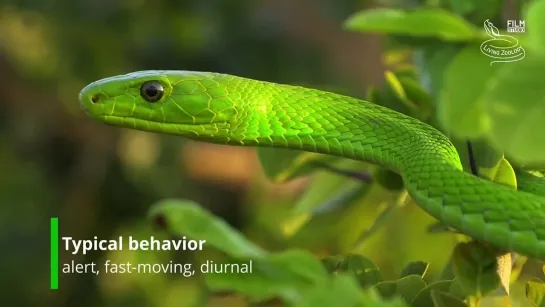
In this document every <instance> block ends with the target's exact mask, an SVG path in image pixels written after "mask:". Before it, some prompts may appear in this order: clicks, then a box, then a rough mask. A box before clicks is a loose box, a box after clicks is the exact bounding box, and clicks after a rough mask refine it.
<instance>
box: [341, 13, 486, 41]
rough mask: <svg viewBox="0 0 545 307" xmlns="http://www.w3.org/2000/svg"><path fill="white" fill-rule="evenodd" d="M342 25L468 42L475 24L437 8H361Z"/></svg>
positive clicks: (472, 36)
mask: <svg viewBox="0 0 545 307" xmlns="http://www.w3.org/2000/svg"><path fill="white" fill-rule="evenodd" d="M345 27H346V28H347V29H349V30H353V31H360V32H377V33H387V34H406V35H412V36H417V37H418V36H420V37H436V38H440V39H443V40H447V41H469V40H472V39H475V37H476V36H477V35H478V32H477V30H476V29H475V27H474V26H473V25H472V24H470V23H468V22H466V21H465V20H464V19H463V18H461V17H460V16H458V15H456V14H453V13H451V12H448V11H445V10H440V9H419V10H414V11H405V10H399V9H382V8H381V9H372V10H365V11H362V12H359V13H356V14H354V15H353V16H351V17H350V18H349V19H348V20H347V21H346V22H345Z"/></svg>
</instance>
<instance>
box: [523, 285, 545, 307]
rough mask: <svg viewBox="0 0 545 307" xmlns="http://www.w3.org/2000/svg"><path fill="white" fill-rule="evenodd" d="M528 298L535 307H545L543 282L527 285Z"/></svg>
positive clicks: (544, 286)
mask: <svg viewBox="0 0 545 307" xmlns="http://www.w3.org/2000/svg"><path fill="white" fill-rule="evenodd" d="M526 298H527V299H528V301H530V303H531V304H532V306H534V307H545V284H544V283H543V282H541V281H529V282H528V283H526Z"/></svg>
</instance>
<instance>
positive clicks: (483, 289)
mask: <svg viewBox="0 0 545 307" xmlns="http://www.w3.org/2000/svg"><path fill="white" fill-rule="evenodd" d="M497 256H498V253H497V250H495V249H494V248H492V247H488V246H484V245H482V244H480V243H478V242H476V241H472V242H469V243H459V244H458V245H457V246H456V248H455V249H454V253H453V257H452V268H453V271H454V275H455V276H456V279H457V280H458V281H459V282H460V284H461V285H462V287H463V289H464V290H465V291H466V292H467V293H468V294H469V295H472V296H477V297H483V296H485V295H487V294H489V293H491V292H492V291H494V290H496V289H498V287H499V286H500V277H499V276H498V273H497V272H498V264H497V262H496V257H497Z"/></svg>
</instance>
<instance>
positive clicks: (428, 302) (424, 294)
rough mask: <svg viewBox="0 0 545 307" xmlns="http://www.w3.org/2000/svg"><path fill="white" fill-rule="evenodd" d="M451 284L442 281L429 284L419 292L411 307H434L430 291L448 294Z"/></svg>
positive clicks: (448, 281)
mask: <svg viewBox="0 0 545 307" xmlns="http://www.w3.org/2000/svg"><path fill="white" fill-rule="evenodd" d="M451 284H452V281H450V280H442V281H438V282H435V283H433V284H429V285H428V286H426V287H425V288H424V289H422V290H420V292H418V294H417V295H416V297H415V298H414V300H413V301H412V303H411V307H434V306H435V305H434V303H433V299H432V297H431V291H432V290H440V291H444V292H448V291H449V289H450V286H451Z"/></svg>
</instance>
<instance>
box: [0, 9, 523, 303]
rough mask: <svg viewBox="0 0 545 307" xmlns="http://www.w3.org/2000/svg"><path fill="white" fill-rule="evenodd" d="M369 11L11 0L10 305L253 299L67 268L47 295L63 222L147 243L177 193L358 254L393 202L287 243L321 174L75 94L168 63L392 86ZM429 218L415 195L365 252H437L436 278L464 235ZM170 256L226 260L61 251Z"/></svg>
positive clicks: (256, 227) (264, 242)
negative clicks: (287, 168)
mask: <svg viewBox="0 0 545 307" xmlns="http://www.w3.org/2000/svg"><path fill="white" fill-rule="evenodd" d="M370 7H372V4H371V2H370V1H367V0H363V1H362V0H345V1H325V0H320V1H310V0H300V1H291V0H260V1H255V0H252V1H250V0H238V1H223V0H222V1H220V0H210V1H202V0H183V1H174V0H154V1H147V0H132V1H129V0H119V1H104V0H93V1H90V0H73V1H67V0H64V1H63V0H56V1H55V0H50V1H38V0H18V1H14V0H3V1H2V2H1V3H0V93H1V95H0V108H1V112H0V157H1V158H0V170H1V173H0V189H1V190H0V201H1V204H2V206H1V207H0V220H1V222H0V227H2V232H1V234H0V248H1V250H2V253H1V254H0V266H1V268H0V272H1V274H0V282H1V289H2V291H1V292H2V297H3V301H4V304H2V305H3V306H203V305H205V306H246V302H244V301H243V300H242V299H241V298H238V297H235V296H231V295H228V294H226V295H219V296H218V295H209V294H208V293H206V290H205V288H204V287H203V285H202V282H200V280H199V277H198V276H197V277H194V278H185V277H182V276H168V275H164V274H163V275H161V274H156V275H137V274H125V275H122V274H118V275H98V276H94V275H92V274H61V279H60V289H61V290H59V291H50V290H49V289H48V288H49V285H48V283H49V218H50V217H53V216H58V217H59V220H60V233H61V236H71V237H74V238H76V239H89V238H92V237H93V236H98V237H100V238H104V239H106V238H110V237H117V236H119V235H132V236H140V237H146V236H147V237H149V235H154V230H153V229H152V228H151V227H150V225H149V223H148V222H147V221H146V214H147V211H148V209H149V207H150V205H151V204H152V203H153V202H155V201H157V200H159V199H162V198H167V197H169V198H170V197H176V198H184V199H190V200H194V201H196V202H198V203H200V204H202V206H205V207H206V208H208V209H209V210H211V211H212V212H214V213H215V214H217V215H218V216H221V217H222V218H223V219H225V220H226V221H227V222H228V223H230V224H231V225H232V226H233V227H236V228H238V229H240V230H241V231H243V232H244V233H245V234H247V235H248V236H249V237H250V238H252V239H253V240H254V241H255V242H258V243H259V244H260V245H261V246H263V247H265V248H267V249H269V250H279V249H284V248H287V247H302V248H307V249H311V250H313V251H315V252H316V253H317V254H319V255H331V254H338V253H347V252H350V251H353V247H352V243H354V241H355V240H354V239H353V238H354V236H355V237H357V233H359V232H361V231H362V230H365V229H366V228H368V227H370V224H371V222H372V221H373V220H374V219H375V218H376V215H377V212H379V211H380V210H379V208H381V206H383V205H384V204H383V202H387V201H389V200H388V197H389V196H381V199H380V201H378V200H377V201H369V200H367V201H366V202H365V204H363V205H360V206H358V209H357V210H356V211H351V213H350V214H348V215H349V216H350V219H349V220H346V219H342V218H338V219H331V220H327V221H325V222H324V221H322V222H321V223H320V222H319V223H316V224H315V225H314V226H313V225H312V223H311V224H309V226H308V227H307V229H306V230H305V233H306V235H302V236H301V237H300V238H297V237H295V238H289V239H286V238H285V236H284V234H283V230H282V229H281V228H282V227H279V225H281V224H282V221H283V219H284V217H285V212H286V211H287V209H289V208H290V207H291V206H292V205H293V204H294V203H295V202H297V201H298V200H300V198H301V195H304V192H305V190H306V189H307V188H308V187H309V184H310V183H311V182H312V180H311V179H312V178H310V177H302V178H297V179H295V180H292V181H290V182H287V183H283V184H274V183H272V182H271V181H270V180H269V179H267V177H266V176H265V175H264V172H263V169H262V168H261V166H260V162H259V160H258V158H257V155H256V151H255V150H254V149H252V148H236V147H226V146H216V145H209V144H200V143H194V142H190V141H185V140H183V139H180V138H176V137H170V136H161V135H155V134H150V133H143V132H138V131H129V130H123V129H119V128H115V127H109V126H106V125H103V124H100V123H98V122H95V121H93V120H92V119H90V118H88V117H87V116H86V115H85V113H84V112H83V111H82V110H81V109H80V107H79V105H78V101H77V95H78V92H79V90H80V89H81V88H82V87H83V86H85V85H86V84H87V83H90V82H92V81H95V80H97V79H100V78H104V77H108V76H111V75H117V74H124V73H128V72H132V71H137V70H145V69H172V70H199V71H215V72H221V73H228V74H234V75H239V76H245V77H249V78H254V79H261V80H267V81H272V82H278V83H289V84H298V85H303V86H309V87H314V88H319V89H324V90H330V91H336V92H339V93H343V94H348V95H351V96H354V97H360V98H364V97H365V95H366V89H367V88H368V87H369V86H380V85H381V84H383V79H384V75H383V73H384V69H385V67H384V65H383V64H382V63H383V62H384V61H383V57H382V54H381V50H382V48H381V42H382V41H381V38H380V37H379V36H373V35H362V34H355V33H349V32H346V31H344V30H343V28H342V23H343V21H344V20H345V19H346V18H347V17H348V16H349V15H351V14H352V13H354V12H356V11H359V10H362V9H365V8H370ZM268 157H269V159H268V160H266V161H263V163H264V164H271V165H274V164H280V163H282V161H280V160H281V159H282V155H269V156H268ZM315 176H330V177H327V178H329V179H328V180H331V181H335V180H337V181H336V182H338V184H340V185H346V184H347V183H346V182H348V184H349V185H351V186H361V185H364V184H365V183H362V182H361V181H358V180H355V179H347V178H345V177H342V176H338V175H331V174H330V173H327V174H325V175H324V174H323V172H318V173H317V174H316V175H315ZM376 193H378V192H376ZM378 194H380V193H378ZM390 200H391V199H390ZM377 204H380V205H381V206H378V205H377ZM345 215H346V214H345ZM432 222H433V219H432V218H430V217H429V216H427V215H426V214H425V213H424V212H423V211H422V210H421V209H419V208H418V207H416V206H415V205H413V204H409V205H407V206H403V207H401V208H398V210H396V211H395V212H393V213H392V214H391V216H390V217H389V219H388V221H387V222H385V223H386V224H385V225H384V227H382V228H381V230H380V231H379V232H377V233H376V234H374V235H373V236H372V238H370V239H369V240H368V241H367V243H366V245H365V248H363V249H362V250H361V251H362V252H363V253H364V254H365V255H366V256H368V257H370V258H371V259H373V260H374V261H375V262H376V263H377V264H378V265H379V267H380V268H381V270H382V271H383V275H384V276H385V278H388V277H393V276H397V275H398V274H399V271H400V270H401V269H402V268H403V266H404V265H405V264H406V263H407V262H409V261H414V260H424V261H429V262H430V263H431V267H430V271H429V276H431V277H430V278H434V277H437V276H439V275H440V274H441V271H442V270H443V266H444V265H445V263H446V261H447V260H448V258H449V255H450V252H451V251H452V247H453V246H454V244H455V240H454V238H453V236H452V235H451V234H429V233H427V231H426V228H427V227H428V226H429V225H430V224H431V223H432ZM324 225H328V226H331V227H324ZM347 229H352V231H355V233H356V235H352V236H351V238H352V239H345V238H346V236H345V234H346V231H347ZM353 229H356V230H353ZM155 236H158V235H157V234H155ZM349 237H350V236H349ZM171 257H177V258H178V259H182V260H183V261H190V262H199V261H203V260H206V259H211V258H210V257H216V256H215V255H214V254H213V253H211V252H210V253H208V252H202V253H193V254H192V253H184V254H177V255H173V254H170V253H165V252H162V253H150V252H148V253H145V254H138V253H131V252H129V251H124V252H112V253H106V252H96V253H90V254H88V255H70V254H66V253H63V250H62V249H61V263H65V262H69V261H71V260H76V261H78V262H81V263H89V262H91V261H96V262H100V261H103V260H104V259H114V260H116V261H124V260H127V261H128V260H131V261H137V262H138V261H139V262H143V261H144V262H145V261H147V262H151V263H153V262H160V261H165V259H170V258H171ZM521 306H523V305H521Z"/></svg>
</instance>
